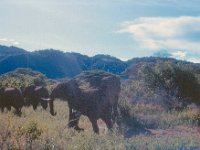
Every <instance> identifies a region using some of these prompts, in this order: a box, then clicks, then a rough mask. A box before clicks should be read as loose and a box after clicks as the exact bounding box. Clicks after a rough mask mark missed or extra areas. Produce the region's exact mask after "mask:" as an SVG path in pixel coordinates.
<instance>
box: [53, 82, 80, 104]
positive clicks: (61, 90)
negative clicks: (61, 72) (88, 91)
mask: <svg viewBox="0 0 200 150" xmlns="http://www.w3.org/2000/svg"><path fill="white" fill-rule="evenodd" d="M79 92H80V89H79V88H78V84H77V83H76V81H75V80H70V81H68V82H64V83H59V84H58V85H57V86H56V87H55V88H54V89H53V91H52V93H51V96H50V97H51V99H52V100H54V99H56V98H59V99H62V100H66V101H68V102H69V101H70V100H71V98H72V97H74V95H77V94H78V93H79Z"/></svg>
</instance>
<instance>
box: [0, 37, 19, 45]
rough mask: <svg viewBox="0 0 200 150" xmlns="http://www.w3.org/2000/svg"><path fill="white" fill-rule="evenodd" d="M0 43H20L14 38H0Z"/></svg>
mask: <svg viewBox="0 0 200 150" xmlns="http://www.w3.org/2000/svg"><path fill="white" fill-rule="evenodd" d="M0 44H6V45H7V44H8V45H19V44H20V43H19V42H18V41H16V40H14V39H8V38H0Z"/></svg>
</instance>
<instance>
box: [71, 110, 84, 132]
mask: <svg viewBox="0 0 200 150" xmlns="http://www.w3.org/2000/svg"><path fill="white" fill-rule="evenodd" d="M80 116H81V115H80V114H78V112H77V111H76V110H73V109H72V108H69V124H68V127H70V128H72V127H74V129H76V130H82V129H81V128H79V127H78V122H79V119H80Z"/></svg>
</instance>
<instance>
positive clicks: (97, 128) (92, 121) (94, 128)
mask: <svg viewBox="0 0 200 150" xmlns="http://www.w3.org/2000/svg"><path fill="white" fill-rule="evenodd" d="M89 119H90V121H91V123H92V128H93V131H94V132H95V133H96V134H99V127H98V125H97V119H93V118H89Z"/></svg>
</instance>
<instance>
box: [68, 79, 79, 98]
mask: <svg viewBox="0 0 200 150" xmlns="http://www.w3.org/2000/svg"><path fill="white" fill-rule="evenodd" d="M67 85H68V87H67V88H68V89H67V90H68V92H69V94H70V96H75V95H77V94H79V92H80V89H79V85H78V83H77V82H76V80H74V79H72V80H70V81H69V82H68V83H67Z"/></svg>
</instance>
